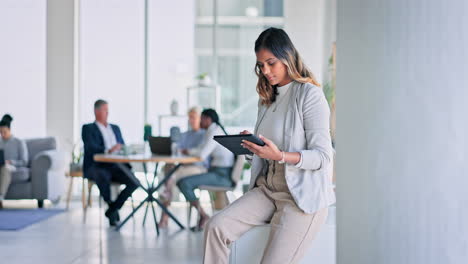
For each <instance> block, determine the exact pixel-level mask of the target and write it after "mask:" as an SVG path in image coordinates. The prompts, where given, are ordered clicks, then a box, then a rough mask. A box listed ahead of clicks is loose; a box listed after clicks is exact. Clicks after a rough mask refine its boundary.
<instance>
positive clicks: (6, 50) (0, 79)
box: [0, 0, 46, 138]
mask: <svg viewBox="0 0 468 264" xmlns="http://www.w3.org/2000/svg"><path fill="white" fill-rule="evenodd" d="M45 32H46V5H45V0H2V1H0V36H1V38H2V40H1V41H0V72H1V74H0V98H1V99H2V100H1V103H0V115H3V114H4V113H6V112H8V113H10V114H12V115H13V118H14V121H13V123H12V132H13V133H14V134H15V135H16V136H18V137H20V138H31V137H41V136H45V134H46V65H45V63H46V35H45Z"/></svg>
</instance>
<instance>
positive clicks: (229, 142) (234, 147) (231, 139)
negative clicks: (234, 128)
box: [213, 134, 265, 155]
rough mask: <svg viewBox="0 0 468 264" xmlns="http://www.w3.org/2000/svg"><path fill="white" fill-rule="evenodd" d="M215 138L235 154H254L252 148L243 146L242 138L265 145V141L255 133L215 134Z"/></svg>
mask: <svg viewBox="0 0 468 264" xmlns="http://www.w3.org/2000/svg"><path fill="white" fill-rule="evenodd" d="M213 139H214V140H216V141H217V142H218V143H219V144H221V145H223V146H224V147H225V148H227V149H229V150H230V151H231V152H232V153H234V155H245V154H253V153H252V152H250V150H248V149H246V148H243V147H242V146H241V143H242V140H247V141H250V142H252V143H255V144H257V145H260V146H265V142H263V141H262V140H261V139H259V138H258V137H257V136H255V135H253V134H245V135H229V136H214V137H213Z"/></svg>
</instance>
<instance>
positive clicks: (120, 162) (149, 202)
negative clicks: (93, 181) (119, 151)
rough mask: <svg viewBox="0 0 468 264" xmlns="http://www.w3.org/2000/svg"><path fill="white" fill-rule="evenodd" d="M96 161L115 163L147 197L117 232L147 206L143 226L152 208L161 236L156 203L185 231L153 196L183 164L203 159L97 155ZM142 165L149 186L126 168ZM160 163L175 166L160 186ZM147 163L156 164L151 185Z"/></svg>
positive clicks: (157, 230)
mask: <svg viewBox="0 0 468 264" xmlns="http://www.w3.org/2000/svg"><path fill="white" fill-rule="evenodd" d="M94 161H97V162H106V163H115V164H116V165H117V166H119V168H120V169H122V170H123V171H124V172H125V174H126V175H127V177H129V178H130V179H131V180H132V181H133V182H135V183H136V184H138V186H139V187H140V188H142V189H143V190H144V191H145V192H146V194H147V197H146V198H145V199H144V200H143V201H142V202H141V203H140V204H139V205H138V206H137V207H136V208H135V209H134V210H133V211H132V213H131V214H130V215H128V216H127V217H126V218H125V219H124V220H123V221H122V222H121V223H120V224H119V225H118V226H117V227H116V230H120V228H121V227H122V226H123V225H124V224H125V223H126V222H127V221H128V220H129V219H130V218H131V217H132V216H133V215H134V214H135V213H136V212H137V211H138V210H139V209H140V208H141V207H142V206H143V205H144V204H146V211H145V216H144V218H143V224H144V223H145V221H146V215H147V213H148V208H149V207H151V209H152V211H153V218H154V222H155V224H156V232H157V233H158V235H159V226H158V221H157V219H156V211H155V209H154V205H153V202H156V203H157V204H158V206H159V207H161V209H162V210H163V211H164V212H165V213H166V214H167V215H169V217H170V218H171V219H172V220H174V222H176V224H177V225H178V226H179V227H180V228H181V229H184V228H185V227H184V226H183V225H182V224H181V223H180V222H179V220H178V219H177V218H176V217H175V216H174V215H173V214H172V213H171V212H170V211H169V210H168V209H167V207H166V206H164V204H163V203H162V202H161V201H160V200H159V199H157V198H155V197H154V196H153V194H154V193H155V192H156V191H157V190H159V188H161V187H162V186H163V185H164V183H166V182H167V181H168V180H169V179H170V178H171V176H172V175H173V173H174V172H175V171H176V170H177V169H178V168H179V167H180V166H182V165H183V164H190V163H195V162H200V161H201V159H200V158H198V157H190V156H155V155H152V156H151V155H115V154H97V155H94ZM131 162H133V163H142V165H143V170H144V172H145V179H146V183H147V186H144V185H143V184H141V182H140V181H139V180H138V179H137V178H136V177H135V175H134V174H133V173H132V171H131V170H130V169H129V168H128V167H127V166H125V165H124V164H125V163H131ZM160 162H164V163H166V164H174V165H175V167H174V168H173V169H171V170H170V171H169V172H168V173H167V174H166V175H165V177H164V179H163V180H162V181H161V182H159V183H158V185H156V186H154V185H155V179H156V174H157V170H158V165H159V163H160ZM147 163H155V164H156V168H155V170H154V178H153V181H152V182H151V183H150V181H148V178H147V177H146V175H147V172H148V171H147V168H146V164H147Z"/></svg>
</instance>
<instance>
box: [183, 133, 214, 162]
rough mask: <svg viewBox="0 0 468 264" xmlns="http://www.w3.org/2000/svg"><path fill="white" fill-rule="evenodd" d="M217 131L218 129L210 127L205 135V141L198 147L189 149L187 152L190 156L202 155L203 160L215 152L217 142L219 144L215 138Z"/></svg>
mask: <svg viewBox="0 0 468 264" xmlns="http://www.w3.org/2000/svg"><path fill="white" fill-rule="evenodd" d="M215 132H216V129H208V130H207V131H206V133H205V136H204V137H203V141H202V143H201V144H200V145H198V147H196V148H192V149H188V150H187V153H188V154H189V155H190V156H196V157H200V158H201V159H202V160H206V159H207V158H208V156H209V155H210V154H211V153H212V152H213V150H214V149H215V148H216V144H218V143H217V142H216V141H215V140H214V139H213V136H214V134H215Z"/></svg>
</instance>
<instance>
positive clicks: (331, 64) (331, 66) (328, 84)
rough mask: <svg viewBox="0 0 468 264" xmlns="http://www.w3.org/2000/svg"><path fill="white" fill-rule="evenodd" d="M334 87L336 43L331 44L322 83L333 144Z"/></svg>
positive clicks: (334, 128)
mask: <svg viewBox="0 0 468 264" xmlns="http://www.w3.org/2000/svg"><path fill="white" fill-rule="evenodd" d="M335 89H336V44H335V43H334V44H333V47H332V55H331V56H330V58H329V59H328V78H327V81H325V83H324V85H323V92H324V94H325V97H326V98H327V101H328V105H329V106H330V133H331V138H332V143H333V145H335V130H336V104H335Z"/></svg>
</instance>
